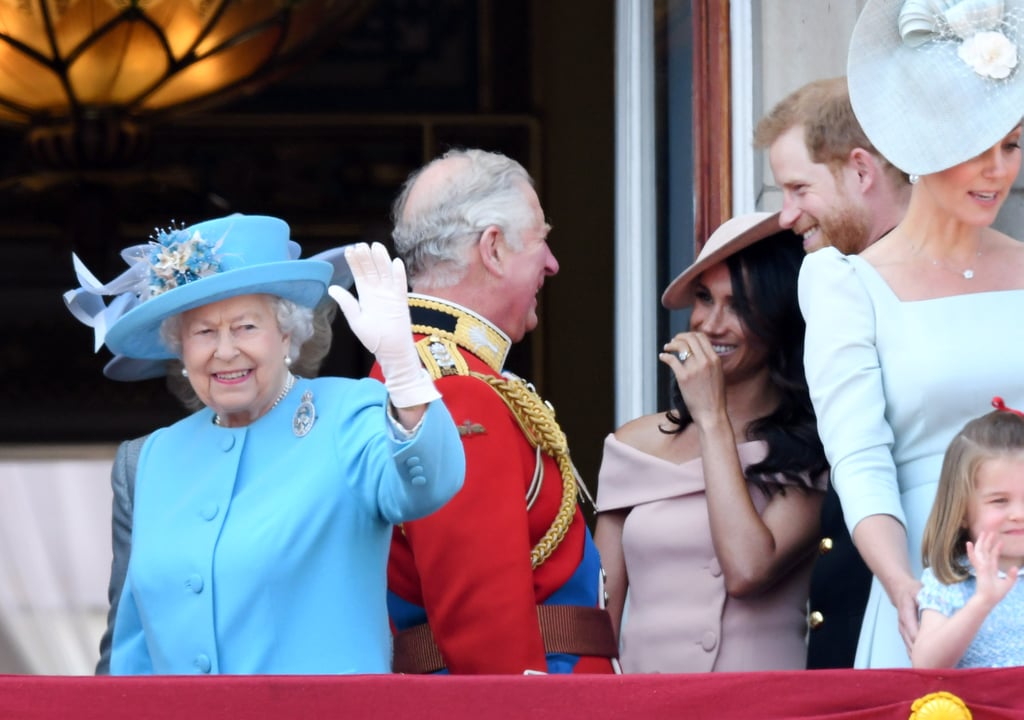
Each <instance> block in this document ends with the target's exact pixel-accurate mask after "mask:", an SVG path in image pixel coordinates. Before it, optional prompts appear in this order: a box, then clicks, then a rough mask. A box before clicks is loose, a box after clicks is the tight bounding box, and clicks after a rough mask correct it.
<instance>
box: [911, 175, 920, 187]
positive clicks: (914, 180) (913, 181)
mask: <svg viewBox="0 0 1024 720" xmlns="http://www.w3.org/2000/svg"><path fill="white" fill-rule="evenodd" d="M920 179H921V176H920V175H916V174H914V173H911V174H910V184H911V185H917V181H918V180H920Z"/></svg>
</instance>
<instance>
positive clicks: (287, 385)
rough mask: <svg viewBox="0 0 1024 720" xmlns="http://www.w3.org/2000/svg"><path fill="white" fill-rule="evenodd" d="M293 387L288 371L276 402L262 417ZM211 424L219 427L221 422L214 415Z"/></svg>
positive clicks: (290, 374)
mask: <svg viewBox="0 0 1024 720" xmlns="http://www.w3.org/2000/svg"><path fill="white" fill-rule="evenodd" d="M294 386H295V376H294V375H292V373H291V371H290V370H289V371H288V377H287V378H285V381H284V387H283V388H281V392H280V393H278V396H277V399H276V400H274V404H273V405H271V406H270V407H268V408H267V412H265V413H263V415H266V414H267V413H269V412H270V411H271V410H273V409H274V408H276V407H277V404H278V403H279V402H281V401H282V400H284V396H285V395H287V394H288V392H289V391H290V390H291V389H292V387H294ZM263 415H261V416H260V417H263ZM257 419H258V418H257ZM213 424H214V425H220V424H221V422H220V415H214V416H213Z"/></svg>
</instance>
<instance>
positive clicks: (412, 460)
mask: <svg viewBox="0 0 1024 720" xmlns="http://www.w3.org/2000/svg"><path fill="white" fill-rule="evenodd" d="M419 464H420V459H419V458H418V457H416V456H415V455H413V456H411V457H407V458H406V459H405V466H406V467H408V468H414V467H416V466H417V465H419ZM414 472H415V471H414Z"/></svg>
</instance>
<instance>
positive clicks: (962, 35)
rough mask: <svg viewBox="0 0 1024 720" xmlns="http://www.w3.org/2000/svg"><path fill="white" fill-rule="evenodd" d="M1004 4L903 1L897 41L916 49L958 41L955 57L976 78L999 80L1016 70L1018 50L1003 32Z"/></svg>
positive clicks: (975, 0) (981, 0)
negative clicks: (944, 41) (901, 40)
mask: <svg viewBox="0 0 1024 720" xmlns="http://www.w3.org/2000/svg"><path fill="white" fill-rule="evenodd" d="M1005 14H1006V3H1005V0H959V1H957V0H906V2H905V3H904V4H903V7H902V8H901V10H900V15H899V31H900V37H901V38H902V39H903V42H904V44H906V45H907V46H908V47H912V48H916V47H920V46H921V45H924V44H925V43H927V42H930V41H932V40H952V39H957V40H960V41H961V42H960V45H959V47H958V48H957V56H958V57H959V58H960V59H961V60H962V61H963V62H965V63H967V65H968V66H969V67H970V68H971V69H972V70H973V71H974V72H976V73H977V74H978V75H981V76H982V77H987V78H992V79H993V80H1002V79H1004V78H1006V77H1008V76H1009V75H1010V73H1011V72H1012V71H1013V70H1014V68H1016V67H1017V46H1016V45H1015V44H1014V43H1013V41H1012V40H1010V39H1009V38H1008V37H1007V36H1006V35H1005V34H1004V33H1003V32H1002V29H1001V28H1002V25H1003V22H1004V16H1005Z"/></svg>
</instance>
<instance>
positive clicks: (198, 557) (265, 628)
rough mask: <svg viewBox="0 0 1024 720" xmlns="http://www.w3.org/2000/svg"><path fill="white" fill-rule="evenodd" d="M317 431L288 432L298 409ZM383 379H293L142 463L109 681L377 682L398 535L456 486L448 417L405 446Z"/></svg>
mask: <svg viewBox="0 0 1024 720" xmlns="http://www.w3.org/2000/svg"><path fill="white" fill-rule="evenodd" d="M307 391H309V392H312V394H313V403H314V404H315V406H316V413H317V418H316V422H315V423H314V425H313V428H312V430H311V431H310V432H309V434H308V435H306V436H305V437H297V436H296V435H295V434H294V433H293V432H292V418H293V415H294V412H295V410H296V408H297V407H298V405H299V401H300V398H301V397H302V395H303V394H304V393H306V392H307ZM386 402H387V394H386V391H385V389H384V386H383V385H382V384H381V383H379V382H377V381H376V380H368V379H367V380H349V379H343V378H321V379H317V380H304V379H299V380H298V382H296V384H295V387H294V388H293V389H292V391H291V392H290V393H289V394H288V396H286V398H285V400H284V401H283V402H281V403H280V404H279V405H278V406H277V407H275V408H273V409H272V410H271V411H270V412H268V413H267V414H266V415H265V416H263V417H261V418H260V419H259V420H257V421H256V422H255V423H253V424H251V425H249V426H247V427H242V428H225V427H220V426H217V425H214V424H213V413H212V411H211V410H209V409H204V410H201V411H199V412H197V413H195V414H193V415H191V416H189V417H187V418H185V419H184V420H181V421H180V422H178V423H175V424H174V425H171V426H170V427H168V428H164V429H163V430H159V431H157V432H155V433H153V435H152V436H150V438H149V439H148V440H147V442H146V444H145V446H144V447H143V450H142V454H141V456H140V458H139V468H138V475H137V478H136V489H135V510H134V513H135V516H134V527H133V531H132V554H131V560H130V561H129V564H128V574H127V579H126V581H125V585H124V589H123V591H122V595H121V602H120V605H119V608H118V612H117V619H116V623H115V627H114V640H113V651H112V656H111V673H113V674H146V673H165V674H190V673H240V674H248V673H267V674H300V673H316V674H330V673H385V672H389V671H390V670H391V636H390V630H389V626H388V619H387V608H386V604H385V591H386V579H385V566H386V563H387V556H388V547H389V545H390V540H391V528H392V524H393V523H401V522H404V521H406V520H412V519H415V518H419V517H423V516H424V515H427V514H429V513H431V512H433V511H434V510H436V509H438V508H439V507H441V505H443V504H444V503H445V502H446V501H447V500H448V499H450V498H451V497H452V496H453V495H454V494H455V493H456V492H457V491H458V490H459V488H460V487H461V485H462V479H463V476H464V472H465V458H464V455H463V452H462V445H461V442H460V439H459V434H458V431H457V430H456V428H455V426H454V424H453V422H452V419H451V416H450V415H449V414H448V411H447V410H446V409H445V406H444V404H443V403H442V402H440V401H435V402H433V403H431V404H430V406H429V408H428V410H427V413H426V415H425V416H424V420H423V423H422V425H421V426H420V428H419V431H418V432H417V434H416V435H415V436H414V437H413V438H411V439H409V440H405V439H398V438H396V436H395V432H394V429H393V428H392V427H391V426H390V421H389V420H388V418H387V416H386V414H385V403H386Z"/></svg>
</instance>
